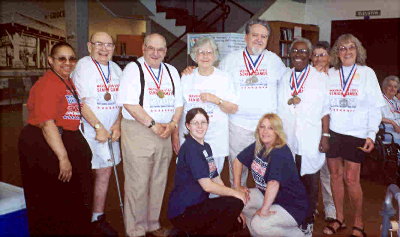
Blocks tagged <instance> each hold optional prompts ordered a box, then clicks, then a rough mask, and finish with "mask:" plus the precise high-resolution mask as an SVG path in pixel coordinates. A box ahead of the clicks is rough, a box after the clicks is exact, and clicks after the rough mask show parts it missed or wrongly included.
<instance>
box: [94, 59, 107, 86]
mask: <svg viewBox="0 0 400 237" xmlns="http://www.w3.org/2000/svg"><path fill="white" fill-rule="evenodd" d="M92 61H93V63H94V65H96V68H97V71H99V73H100V76H101V79H102V80H103V83H104V87H105V88H106V92H108V91H109V87H108V86H107V85H108V84H109V83H110V81H111V73H110V62H108V63H107V67H108V76H107V77H106V75H105V74H104V72H103V69H101V66H100V64H99V62H97V61H96V60H94V59H93V58H92Z"/></svg>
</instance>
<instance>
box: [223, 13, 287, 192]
mask: <svg viewBox="0 0 400 237" xmlns="http://www.w3.org/2000/svg"><path fill="white" fill-rule="evenodd" d="M270 33H271V29H270V27H269V24H268V22H267V21H264V20H252V21H250V22H249V23H247V25H246V36H245V41H246V48H244V49H243V50H238V51H235V52H232V53H230V54H229V55H227V56H226V57H225V58H224V59H223V60H222V62H221V64H220V68H221V69H222V70H223V71H225V72H227V73H229V75H230V79H231V80H232V81H233V84H234V87H235V90H236V92H237V93H238V96H239V101H238V103H237V104H238V106H239V109H238V111H237V112H236V113H235V114H230V115H229V177H230V182H231V186H232V187H233V160H234V159H235V158H236V156H237V155H238V154H239V152H241V151H242V150H243V149H244V148H245V147H247V146H248V145H249V144H251V143H252V142H254V139H255V138H254V131H255V130H256V126H257V123H258V120H259V119H260V118H261V116H262V115H263V114H266V113H276V109H277V108H276V107H277V99H276V98H277V85H278V81H279V80H280V78H281V76H282V74H283V73H284V72H285V71H286V67H285V65H284V64H283V63H282V60H281V59H280V58H279V57H278V56H277V55H276V54H275V53H273V52H271V51H268V50H267V49H265V48H266V46H267V42H268V36H269V34H270ZM246 180H247V169H243V171H242V176H241V185H242V187H245V186H246ZM236 188H239V187H236Z"/></svg>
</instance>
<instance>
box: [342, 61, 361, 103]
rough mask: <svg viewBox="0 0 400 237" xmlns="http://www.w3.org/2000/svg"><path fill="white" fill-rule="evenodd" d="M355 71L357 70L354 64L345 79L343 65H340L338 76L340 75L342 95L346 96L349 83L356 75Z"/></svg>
mask: <svg viewBox="0 0 400 237" xmlns="http://www.w3.org/2000/svg"><path fill="white" fill-rule="evenodd" d="M356 72H357V68H356V65H355V64H354V65H353V67H352V68H351V70H350V73H349V75H348V76H347V78H346V79H344V72H343V66H341V67H340V69H339V76H340V86H341V87H342V95H343V97H346V94H347V92H348V91H349V89H350V85H351V83H352V82H353V79H354V76H355V75H356ZM349 79H350V80H349Z"/></svg>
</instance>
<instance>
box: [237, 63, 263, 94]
mask: <svg viewBox="0 0 400 237" xmlns="http://www.w3.org/2000/svg"><path fill="white" fill-rule="evenodd" d="M239 73H240V87H241V89H242V90H260V89H261V90H262V89H266V88H267V87H268V82H267V80H268V73H267V69H262V68H259V69H257V70H256V71H255V73H249V72H248V71H247V70H246V69H242V70H240V72H239Z"/></svg>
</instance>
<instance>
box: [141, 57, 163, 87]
mask: <svg viewBox="0 0 400 237" xmlns="http://www.w3.org/2000/svg"><path fill="white" fill-rule="evenodd" d="M144 66H145V67H146V69H147V71H148V72H149V74H150V76H151V78H152V79H153V81H154V84H156V87H157V89H158V90H160V87H161V82H162V75H163V73H162V72H161V71H162V66H161V65H160V69H159V70H158V76H156V74H154V72H153V70H152V69H151V67H150V66H149V65H147V63H146V62H144Z"/></svg>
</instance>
